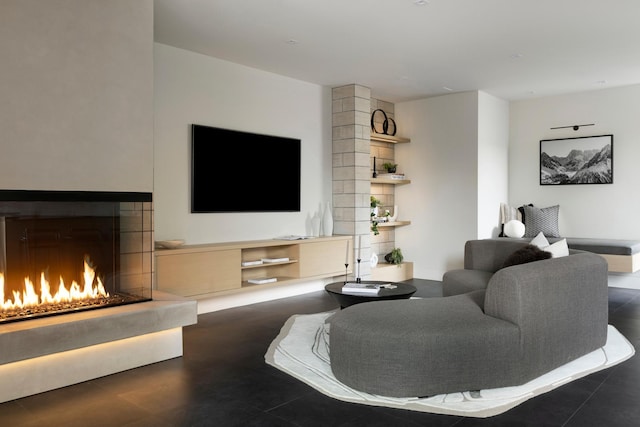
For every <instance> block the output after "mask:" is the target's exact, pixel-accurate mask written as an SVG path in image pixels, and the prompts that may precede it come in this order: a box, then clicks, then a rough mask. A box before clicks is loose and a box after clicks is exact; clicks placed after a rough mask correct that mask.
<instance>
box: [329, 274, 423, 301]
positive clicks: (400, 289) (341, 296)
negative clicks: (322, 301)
mask: <svg viewBox="0 0 640 427" xmlns="http://www.w3.org/2000/svg"><path fill="white" fill-rule="evenodd" d="M362 283H367V284H375V285H385V284H391V285H394V286H396V288H395V289H386V288H382V289H380V290H379V291H378V293H376V294H369V293H355V292H354V293H347V292H343V291H342V286H343V285H344V282H334V283H330V284H328V285H327V286H325V287H324V289H325V291H327V292H328V293H329V294H330V295H331V296H332V297H334V298H335V299H336V301H338V304H340V308H346V307H349V306H350V305H354V304H360V303H363V302H369V301H382V300H392V299H407V298H409V297H411V295H413V294H414V293H415V292H416V287H415V286H413V285H409V284H407V283H392V282H383V281H379V280H363V281H362Z"/></svg>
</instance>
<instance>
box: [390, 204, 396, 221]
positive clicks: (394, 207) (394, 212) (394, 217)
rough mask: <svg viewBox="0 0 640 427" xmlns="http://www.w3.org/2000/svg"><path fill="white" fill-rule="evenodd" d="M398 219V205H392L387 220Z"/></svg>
mask: <svg viewBox="0 0 640 427" xmlns="http://www.w3.org/2000/svg"><path fill="white" fill-rule="evenodd" d="M397 219H398V205H393V215H391V216H390V217H389V221H391V222H395V221H396V220H397Z"/></svg>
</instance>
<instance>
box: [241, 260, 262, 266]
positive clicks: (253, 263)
mask: <svg viewBox="0 0 640 427" xmlns="http://www.w3.org/2000/svg"><path fill="white" fill-rule="evenodd" d="M261 264H262V260H261V259H257V260H255V261H242V266H243V267H249V266H252V265H261Z"/></svg>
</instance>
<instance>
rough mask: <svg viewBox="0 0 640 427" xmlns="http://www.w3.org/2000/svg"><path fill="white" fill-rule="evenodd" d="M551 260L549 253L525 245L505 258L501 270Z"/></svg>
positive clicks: (533, 246)
mask: <svg viewBox="0 0 640 427" xmlns="http://www.w3.org/2000/svg"><path fill="white" fill-rule="evenodd" d="M549 258H551V252H547V251H545V250H542V249H540V248H539V247H537V246H535V245H527V246H525V247H524V248H520V249H518V250H517V251H515V252H514V253H512V254H511V255H509V256H508V257H507V259H506V260H505V261H504V264H502V268H506V267H511V266H512V265H518V264H526V263H528V262H533V261H541V260H543V259H549Z"/></svg>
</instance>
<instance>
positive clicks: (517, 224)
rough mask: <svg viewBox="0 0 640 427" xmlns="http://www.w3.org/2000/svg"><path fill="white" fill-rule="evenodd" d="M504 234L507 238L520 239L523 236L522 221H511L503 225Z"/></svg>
mask: <svg viewBox="0 0 640 427" xmlns="http://www.w3.org/2000/svg"><path fill="white" fill-rule="evenodd" d="M504 234H505V236H507V237H517V238H520V237H522V236H524V224H523V223H522V221H518V220H517V219H512V220H511V221H509V222H507V223H506V224H505V225H504Z"/></svg>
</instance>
